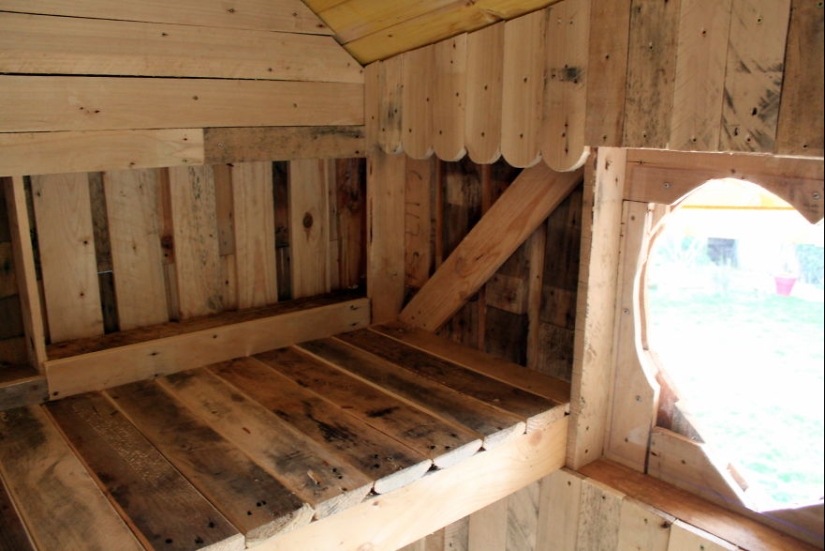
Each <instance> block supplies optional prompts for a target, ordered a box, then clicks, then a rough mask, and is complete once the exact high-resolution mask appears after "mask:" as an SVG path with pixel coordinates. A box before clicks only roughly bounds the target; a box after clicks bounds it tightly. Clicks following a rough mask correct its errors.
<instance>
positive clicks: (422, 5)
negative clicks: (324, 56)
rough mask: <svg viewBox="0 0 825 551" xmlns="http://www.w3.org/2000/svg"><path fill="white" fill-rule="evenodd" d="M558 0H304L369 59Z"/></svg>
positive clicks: (352, 48)
mask: <svg viewBox="0 0 825 551" xmlns="http://www.w3.org/2000/svg"><path fill="white" fill-rule="evenodd" d="M557 1H558V0H304V2H305V3H306V4H307V5H308V6H309V7H310V8H311V9H312V10H313V11H314V12H315V13H316V14H318V16H319V17H320V18H321V19H322V20H323V21H324V23H326V24H327V25H328V26H329V28H330V29H332V31H333V32H334V34H335V37H336V39H338V41H339V42H340V43H341V44H343V45H344V47H345V48H346V49H347V50H348V51H349V52H350V54H352V55H353V57H355V58H356V59H357V60H358V61H360V62H361V63H363V64H367V63H370V62H372V61H376V60H379V59H386V58H388V57H391V56H393V55H395V54H398V53H401V52H405V51H408V50H412V49H415V48H418V47H419V46H424V45H427V44H432V43H434V42H438V41H440V40H443V39H445V38H449V37H451V36H455V35H457V34H460V33H463V32H469V31H474V30H476V29H480V28H482V27H486V26H487V25H491V24H493V23H495V22H497V21H503V20H508V19H512V18H514V17H518V16H520V15H524V14H525V13H529V12H531V11H534V10H538V9H540V8H543V7H546V6H549V5H550V4H554V3H555V2H557Z"/></svg>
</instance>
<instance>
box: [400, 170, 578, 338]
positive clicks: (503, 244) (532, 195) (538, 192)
mask: <svg viewBox="0 0 825 551" xmlns="http://www.w3.org/2000/svg"><path fill="white" fill-rule="evenodd" d="M580 177H581V174H580V173H579V172H569V173H556V172H553V171H552V170H550V169H549V168H547V167H546V166H545V165H540V166H536V167H534V168H532V169H531V170H529V171H524V172H522V173H521V175H520V176H519V177H518V178H517V179H516V180H515V181H514V182H513V184H512V185H511V186H510V187H509V188H507V191H505V192H504V194H503V195H502V196H501V198H500V199H499V200H498V201H496V203H495V204H494V205H493V206H492V208H491V209H490V210H489V211H488V213H487V214H486V215H485V216H484V218H482V220H481V221H480V222H479V223H478V224H477V225H476V226H475V227H474V228H473V230H472V231H471V232H470V233H469V234H468V236H467V237H466V238H465V240H464V241H462V243H461V244H460V245H459V246H458V248H457V249H456V250H455V251H453V253H452V254H451V255H450V257H449V258H448V259H447V260H446V261H445V262H444V263H443V264H442V265H441V267H439V268H438V270H436V272H435V274H434V275H433V277H432V278H430V280H429V281H428V282H427V284H426V285H425V286H424V288H423V289H422V290H421V291H420V292H419V293H418V294H417V295H416V296H415V297H413V299H412V300H411V301H410V302H409V304H407V306H406V307H405V308H404V310H403V311H402V313H401V316H400V317H399V319H400V320H401V321H403V322H405V323H408V324H410V325H415V326H417V327H421V328H424V329H430V330H435V329H437V328H438V327H440V326H441V325H443V324H444V323H445V322H446V321H447V320H448V319H449V318H450V317H451V316H452V314H453V313H455V312H456V311H457V310H458V309H459V308H460V307H461V305H462V304H464V303H465V302H466V301H467V300H468V299H469V298H470V297H471V296H472V295H473V294H474V293H475V292H476V291H477V290H478V289H479V288H480V287H481V285H483V284H484V283H485V282H486V281H487V280H488V279H489V278H490V277H491V276H492V275H493V273H495V271H496V270H497V269H498V267H499V266H501V265H502V264H503V263H504V261H505V260H506V259H507V258H508V257H509V256H510V254H512V252H513V251H515V250H516V249H517V248H518V247H519V245H521V243H523V242H524V240H525V239H527V237H528V236H529V235H530V234H531V233H532V232H533V231H534V230H535V229H536V227H538V225H539V224H540V223H541V222H542V221H543V220H544V219H545V218H546V217H547V215H548V214H549V213H550V212H551V211H552V210H553V209H554V208H555V207H556V206H557V205H558V204H559V203H560V202H561V201H562V200H563V199H564V198H565V197H566V196H567V194H568V193H569V192H570V190H572V189H573V187H574V186H575V185H576V184H577V183H578V181H579V179H580Z"/></svg>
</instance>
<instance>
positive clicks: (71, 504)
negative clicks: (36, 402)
mask: <svg viewBox="0 0 825 551" xmlns="http://www.w3.org/2000/svg"><path fill="white" fill-rule="evenodd" d="M0 434H2V438H0V474H2V477H3V480H4V481H5V483H6V487H7V489H8V492H9V494H10V496H11V498H12V500H13V501H14V503H15V504H16V505H17V507H18V511H19V513H20V516H21V517H22V519H23V521H24V523H25V525H26V527H27V528H28V530H29V535H30V537H31V539H32V542H33V543H34V545H35V548H37V549H42V550H44V551H48V550H55V551H57V550H63V549H67V548H72V547H73V548H77V549H92V548H98V549H129V550H138V549H143V546H142V545H140V544H139V543H138V541H137V540H136V539H135V536H134V535H133V534H132V531H131V530H129V528H128V527H127V526H126V524H125V523H124V522H123V519H122V518H121V517H120V516H119V515H118V513H117V512H115V509H114V508H113V507H112V505H111V503H109V501H108V499H107V498H106V496H105V495H104V494H103V492H102V491H101V490H100V488H98V486H97V484H95V481H94V480H92V478H91V477H90V476H89V473H88V472H87V471H86V469H85V468H84V467H83V465H82V464H81V462H80V460H79V459H78V458H77V456H76V455H74V453H73V452H72V450H71V448H69V445H68V444H67V443H66V441H65V439H64V438H63V436H62V435H61V434H60V432H59V431H58V430H57V428H56V427H55V426H54V424H53V423H52V421H51V419H49V417H48V416H47V415H46V414H45V413H44V411H43V410H42V409H41V408H40V407H29V408H19V409H13V410H9V411H4V412H1V413H0ZM4 531H5V525H4ZM15 549H16V548H15Z"/></svg>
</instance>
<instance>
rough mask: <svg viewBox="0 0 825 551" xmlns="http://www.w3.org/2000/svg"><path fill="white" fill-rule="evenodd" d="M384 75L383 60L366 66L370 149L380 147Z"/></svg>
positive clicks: (365, 106) (365, 103)
mask: <svg viewBox="0 0 825 551" xmlns="http://www.w3.org/2000/svg"><path fill="white" fill-rule="evenodd" d="M384 76H385V75H384V67H383V65H382V62H381V61H375V62H373V63H370V64H369V65H367V66H366V67H364V134H365V135H366V142H367V143H366V146H367V150H368V151H371V150H372V149H373V148H380V138H379V131H380V128H381V122H380V121H381V109H380V104H381V98H382V96H383V94H384ZM399 139H400V135H399Z"/></svg>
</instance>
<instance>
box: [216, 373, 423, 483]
mask: <svg viewBox="0 0 825 551" xmlns="http://www.w3.org/2000/svg"><path fill="white" fill-rule="evenodd" d="M211 371H212V372H213V373H215V374H216V375H218V376H219V377H221V378H222V379H223V380H225V381H227V382H229V383H230V384H232V385H233V386H234V387H236V388H238V389H240V390H241V391H243V392H244V393H245V394H246V395H247V396H249V397H250V398H252V399H253V400H255V401H256V402H258V403H259V404H261V405H263V406H264V407H265V408H267V409H268V410H269V411H271V412H273V413H275V414H276V415H277V416H278V417H279V418H280V419H281V420H282V421H284V422H285V423H287V424H289V425H290V426H291V427H292V428H294V429H295V430H297V431H298V432H300V433H301V434H303V435H305V436H307V437H308V438H310V439H312V440H313V441H314V442H316V443H318V444H319V445H320V446H322V447H323V448H324V449H326V450H328V451H330V452H332V453H334V454H335V455H336V457H339V458H342V459H343V460H344V461H346V462H347V464H348V465H351V466H352V467H354V468H355V469H357V470H358V471H359V472H361V473H362V474H364V475H365V476H366V477H367V478H369V480H371V481H372V491H374V492H375V493H377V494H385V493H387V492H391V491H394V490H397V489H398V488H402V487H404V486H406V485H407V484H410V483H412V482H414V481H415V480H418V479H419V478H421V477H422V476H423V475H424V473H425V472H427V470H428V469H429V468H430V466H431V465H432V461H430V460H429V459H427V458H425V457H424V456H423V455H421V454H419V453H418V452H417V451H415V450H413V449H411V448H409V447H408V446H407V445H406V444H404V443H403V442H402V441H400V440H398V439H397V438H394V437H391V436H389V435H386V434H384V433H382V432H380V431H378V430H376V429H374V428H373V427H371V426H369V425H367V424H366V423H364V422H363V421H361V420H360V419H357V418H356V417H354V416H351V415H349V414H348V413H347V409H348V408H346V409H345V408H341V407H339V406H338V405H336V404H334V403H332V402H330V401H329V400H327V399H326V397H325V396H321V395H319V394H316V393H314V392H312V391H311V390H308V389H306V388H304V387H303V385H301V384H300V383H298V382H296V381H293V380H292V379H290V378H289V377H288V376H286V375H283V374H281V373H279V372H278V371H275V370H273V369H270V368H269V367H268V366H267V365H266V364H265V363H263V362H262V361H259V360H257V359H254V358H239V359H237V360H233V361H232V362H228V363H226V364H221V365H218V366H215V367H213V368H211Z"/></svg>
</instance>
